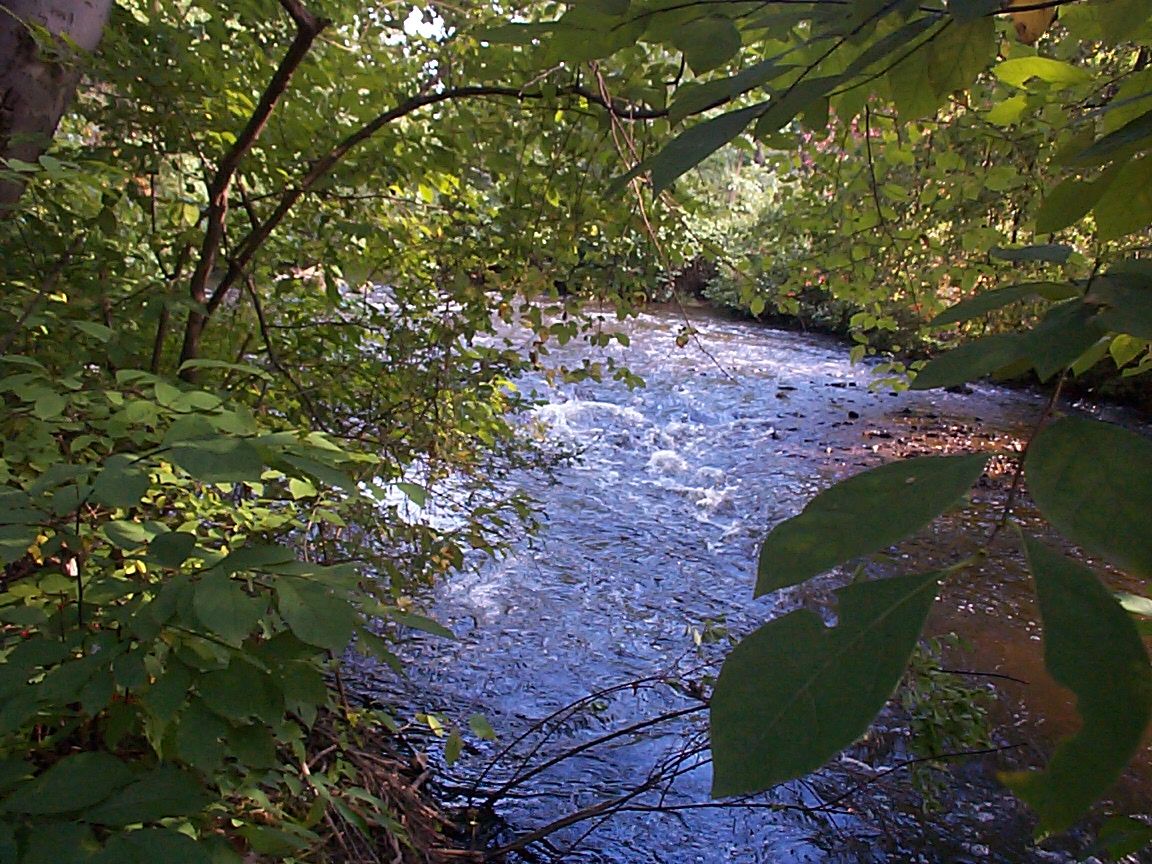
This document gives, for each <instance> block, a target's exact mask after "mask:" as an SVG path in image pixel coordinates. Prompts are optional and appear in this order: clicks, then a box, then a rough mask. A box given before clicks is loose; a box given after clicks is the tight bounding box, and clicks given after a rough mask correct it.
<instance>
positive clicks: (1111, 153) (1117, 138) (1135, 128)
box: [1068, 111, 1152, 165]
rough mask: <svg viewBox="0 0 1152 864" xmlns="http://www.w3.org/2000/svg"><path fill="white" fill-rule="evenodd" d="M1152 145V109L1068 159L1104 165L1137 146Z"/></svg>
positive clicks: (1081, 162)
mask: <svg viewBox="0 0 1152 864" xmlns="http://www.w3.org/2000/svg"><path fill="white" fill-rule="evenodd" d="M1150 145H1152V111H1145V112H1144V113H1143V114H1141V115H1140V116H1139V117H1136V118H1134V119H1132V120H1129V121H1128V122H1127V123H1125V124H1124V125H1123V126H1121V127H1120V128H1119V129H1117V130H1116V131H1115V132H1111V133H1109V134H1108V135H1105V136H1104V137H1103V138H1101V139H1100V140H1099V141H1096V142H1095V143H1094V144H1093V145H1092V146H1091V147H1088V148H1086V149H1085V150H1082V151H1081V152H1080V153H1077V154H1076V155H1075V156H1073V157H1072V158H1071V159H1069V160H1068V164H1070V165H1102V164H1104V163H1105V162H1108V161H1109V160H1111V159H1113V158H1115V157H1118V156H1125V155H1127V154H1128V153H1129V152H1130V151H1133V150H1135V149H1137V148H1145V147H1148V146H1150Z"/></svg>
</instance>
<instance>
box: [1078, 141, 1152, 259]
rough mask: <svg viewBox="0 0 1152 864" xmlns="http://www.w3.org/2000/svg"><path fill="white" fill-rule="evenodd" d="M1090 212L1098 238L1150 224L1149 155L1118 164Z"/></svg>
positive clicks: (1114, 237)
mask: <svg viewBox="0 0 1152 864" xmlns="http://www.w3.org/2000/svg"><path fill="white" fill-rule="evenodd" d="M1150 143H1152V142H1150ZM1092 212H1093V213H1094V215H1095V216H1096V231H1097V234H1098V235H1099V237H1100V239H1101V240H1118V239H1119V238H1121V237H1124V236H1125V235H1127V234H1132V233H1134V232H1137V231H1144V230H1146V229H1147V228H1148V226H1149V225H1150V224H1152V156H1144V157H1142V158H1140V159H1131V160H1128V161H1125V162H1124V163H1123V164H1121V165H1120V167H1119V169H1118V171H1117V174H1116V178H1115V180H1113V181H1112V182H1111V183H1110V184H1109V185H1108V187H1107V189H1105V190H1104V192H1103V194H1102V195H1101V196H1100V198H1099V200H1098V201H1097V202H1096V205H1095V206H1094V207H1093V211H1092Z"/></svg>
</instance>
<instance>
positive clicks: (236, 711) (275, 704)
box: [197, 655, 284, 723]
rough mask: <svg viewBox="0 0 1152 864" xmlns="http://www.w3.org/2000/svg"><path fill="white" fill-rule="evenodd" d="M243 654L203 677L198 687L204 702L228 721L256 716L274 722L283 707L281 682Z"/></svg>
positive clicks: (267, 721) (278, 717)
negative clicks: (222, 667)
mask: <svg viewBox="0 0 1152 864" xmlns="http://www.w3.org/2000/svg"><path fill="white" fill-rule="evenodd" d="M242 657H243V655H240V656H238V657H236V658H235V659H233V660H232V662H231V663H229V664H228V668H227V669H220V670H217V671H213V672H207V673H205V674H204V675H202V676H200V680H199V682H198V684H197V689H199V691H200V698H201V699H203V700H204V704H205V705H207V706H208V707H209V708H211V709H212V710H213V711H215V712H216V713H217V714H219V715H220V716H221V717H226V718H228V719H229V720H237V721H240V720H247V719H249V718H252V717H256V718H258V719H260V720H263V721H264V722H266V723H275V722H276V721H278V720H279V719H280V715H281V713H282V712H283V710H284V700H283V694H282V693H281V691H280V686H279V684H278V683H277V682H276V681H274V680H273V679H272V676H270V675H269V674H268V673H267V672H265V671H263V670H262V669H257V668H256V667H255V666H254V665H252V664H251V663H249V662H247V661H246V660H244V659H241V658H242Z"/></svg>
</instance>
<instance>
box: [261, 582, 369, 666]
mask: <svg viewBox="0 0 1152 864" xmlns="http://www.w3.org/2000/svg"><path fill="white" fill-rule="evenodd" d="M276 597H277V607H278V608H279V610H280V615H281V616H282V617H283V618H284V623H285V624H287V625H288V629H290V630H291V631H292V632H293V633H294V634H295V635H296V638H298V639H300V640H301V641H302V642H307V643H308V644H309V645H316V646H317V647H319V648H327V649H329V650H330V651H334V652H340V651H343V650H344V649H345V648H346V647H348V643H349V642H350V641H351V639H352V631H353V630H354V629H355V627H356V622H357V620H358V616H357V613H356V609H355V608H354V607H353V606H352V604H351V603H349V602H348V601H347V600H345V599H343V598H342V597H337V596H335V595H334V594H332V592H331V591H329V590H328V588H327V587H325V586H323V585H317V584H315V583H312V582H306V581H304V580H300V579H291V580H290V579H281V580H280V581H279V582H277V583H276Z"/></svg>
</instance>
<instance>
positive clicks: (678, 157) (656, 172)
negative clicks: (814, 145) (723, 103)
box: [612, 102, 768, 194]
mask: <svg viewBox="0 0 1152 864" xmlns="http://www.w3.org/2000/svg"><path fill="white" fill-rule="evenodd" d="M767 108H768V103H767V102H761V103H759V104H757V105H752V106H750V107H748V108H741V109H740V110H738V111H729V112H727V113H726V114H721V115H719V116H718V117H712V118H710V119H708V120H703V121H701V122H699V123H697V124H696V125H694V126H692V127H690V128H688V129H686V130H684V131H683V132H681V133H680V134H679V135H677V136H676V137H675V138H674V139H672V141H671V142H669V143H668V144H666V145H665V146H664V147H663V148H662V149H661V150H660V152H659V153H657V154H656V155H655V156H651V157H649V158H648V159H645V160H644V161H643V162H641V163H640V164H639V165H637V166H635V167H634V168H633V169H632V170H631V171H629V172H628V173H627V174H625V175H624V176H623V177H621V178H619V179H618V180H616V181H615V182H614V183H613V184H612V185H613V187H614V188H623V186H624V185H626V184H627V183H628V182H629V181H631V180H632V179H633V178H635V177H639V176H640V175H641V174H643V173H644V172H646V171H651V172H652V188H653V191H654V192H655V193H656V194H659V193H661V192H663V191H664V190H665V189H667V188H668V187H669V186H670V185H672V182H673V181H674V180H676V179H677V178H678V177H680V176H681V175H682V174H685V173H687V172H688V171H690V170H692V169H693V168H695V167H696V166H697V165H699V164H700V163H701V162H703V161H704V160H705V159H707V158H708V157H709V156H711V155H712V154H713V153H715V152H716V151H717V150H719V149H720V148H721V147H723V146H724V145H725V144H727V143H728V142H730V141H732V140H733V139H734V138H735V137H736V136H737V135H739V134H740V133H741V132H743V131H744V130H745V129H746V128H748V124H749V123H751V122H752V121H753V120H755V119H756V118H757V117H759V116H760V115H761V114H763V113H764V111H766V110H767Z"/></svg>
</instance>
